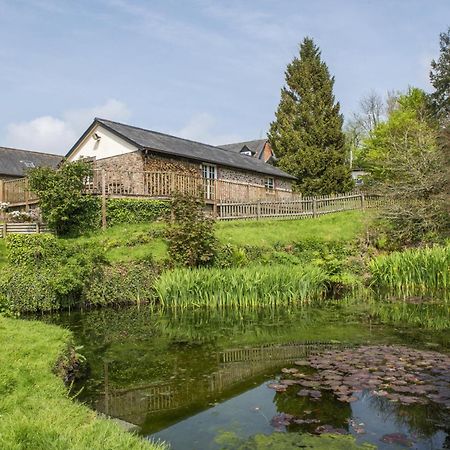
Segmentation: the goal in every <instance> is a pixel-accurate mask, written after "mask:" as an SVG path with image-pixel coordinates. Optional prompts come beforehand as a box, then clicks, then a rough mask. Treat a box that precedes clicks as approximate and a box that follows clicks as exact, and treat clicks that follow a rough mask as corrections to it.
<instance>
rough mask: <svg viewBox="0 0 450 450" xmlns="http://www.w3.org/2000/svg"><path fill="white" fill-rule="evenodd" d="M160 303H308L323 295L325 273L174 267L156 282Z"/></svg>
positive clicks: (244, 305)
mask: <svg viewBox="0 0 450 450" xmlns="http://www.w3.org/2000/svg"><path fill="white" fill-rule="evenodd" d="M155 290H156V292H157V294H158V297H159V299H160V301H161V303H162V304H163V305H167V306H175V307H182V308H188V307H192V306H206V307H212V308H240V307H242V308H257V307H265V306H271V307H272V306H273V307H275V306H285V305H288V304H300V305H303V304H309V303H311V302H313V301H316V300H321V299H323V298H324V297H325V295H326V293H327V290H328V283H327V274H326V273H325V272H324V271H323V270H321V269H320V268H318V267H313V266H283V265H272V266H261V265H259V266H250V267H244V268H231V269H217V268H200V269H175V270H172V271H168V272H164V273H163V274H162V275H161V277H160V278H159V279H158V280H156V282H155Z"/></svg>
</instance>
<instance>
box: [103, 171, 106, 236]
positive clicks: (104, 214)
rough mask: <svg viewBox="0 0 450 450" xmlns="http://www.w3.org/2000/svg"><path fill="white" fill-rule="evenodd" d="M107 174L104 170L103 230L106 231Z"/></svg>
mask: <svg viewBox="0 0 450 450" xmlns="http://www.w3.org/2000/svg"><path fill="white" fill-rule="evenodd" d="M106 225H107V224H106V172H105V169H103V170H102V230H106Z"/></svg>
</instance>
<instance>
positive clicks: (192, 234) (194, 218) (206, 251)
mask: <svg viewBox="0 0 450 450" xmlns="http://www.w3.org/2000/svg"><path fill="white" fill-rule="evenodd" d="M203 208H204V200H203V196H198V197H197V196H191V195H181V194H178V195H176V196H175V198H174V199H173V201H172V212H171V215H172V217H171V219H172V220H171V222H170V225H169V227H168V230H167V234H166V235H167V239H168V241H169V255H170V256H171V258H172V260H173V261H174V262H175V263H176V264H179V265H183V266H187V267H198V266H206V265H209V264H211V263H212V262H213V259H214V257H215V254H216V249H217V239H216V238H215V236H214V222H213V220H212V219H211V218H209V217H206V215H205V212H204V210H203Z"/></svg>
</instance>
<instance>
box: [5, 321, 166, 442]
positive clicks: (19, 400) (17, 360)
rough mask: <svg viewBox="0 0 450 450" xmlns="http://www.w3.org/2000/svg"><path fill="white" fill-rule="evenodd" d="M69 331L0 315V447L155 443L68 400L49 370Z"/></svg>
mask: <svg viewBox="0 0 450 450" xmlns="http://www.w3.org/2000/svg"><path fill="white" fill-rule="evenodd" d="M70 339H71V335H70V333H69V332H68V331H66V330H63V329H61V328H58V327H56V326H50V325H45V324H43V323H41V322H31V321H21V320H16V319H6V318H3V317H1V316H0V344H1V347H2V351H1V353H0V448H1V449H2V450H9V449H11V450H12V449H17V450H18V449H24V450H25V449H33V450H47V449H52V450H59V449H60V450H69V449H74V450H78V449H79V450H86V449H117V450H121V449H135V450H156V449H162V448H164V446H161V445H156V444H153V443H149V442H147V441H144V440H142V439H141V438H138V437H135V436H133V435H131V434H128V433H126V432H125V431H122V430H121V429H120V428H119V427H118V425H116V424H115V423H113V422H112V421H109V420H104V419H98V418H97V417H96V415H95V413H94V412H93V411H91V410H90V409H88V408H87V407H86V406H84V405H82V404H80V403H77V402H76V401H73V400H72V399H71V398H70V396H69V395H68V393H67V390H66V388H65V386H64V384H63V382H62V380H61V379H59V378H58V377H57V376H56V375H54V374H53V373H52V369H53V368H54V367H55V363H56V361H57V360H58V358H59V357H60V356H61V355H62V354H64V352H65V351H66V349H67V343H68V342H69V341H70Z"/></svg>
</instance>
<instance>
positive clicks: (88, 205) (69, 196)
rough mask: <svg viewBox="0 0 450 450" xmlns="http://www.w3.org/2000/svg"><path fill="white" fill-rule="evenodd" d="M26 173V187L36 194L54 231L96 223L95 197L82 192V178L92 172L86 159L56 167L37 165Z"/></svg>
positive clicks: (76, 230)
mask: <svg viewBox="0 0 450 450" xmlns="http://www.w3.org/2000/svg"><path fill="white" fill-rule="evenodd" d="M28 176H29V186H30V189H31V190H32V191H34V192H35V193H36V194H37V195H38V197H39V205H40V208H41V211H42V216H43V218H44V220H45V221H46V222H47V224H48V225H49V227H50V228H52V229H53V230H55V232H56V233H57V234H58V235H68V234H74V233H79V232H81V231H83V230H88V229H91V228H92V227H95V226H97V224H98V219H99V216H98V214H99V201H98V199H97V198H96V197H94V196H92V195H85V194H84V193H83V191H84V183H85V180H86V178H87V177H90V176H92V168H91V166H90V165H89V164H88V163H86V162H83V161H77V162H73V163H66V164H63V165H62V166H61V167H60V168H59V169H56V170H55V169H51V168H48V167H39V168H36V169H32V170H30V172H29V174H28Z"/></svg>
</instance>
